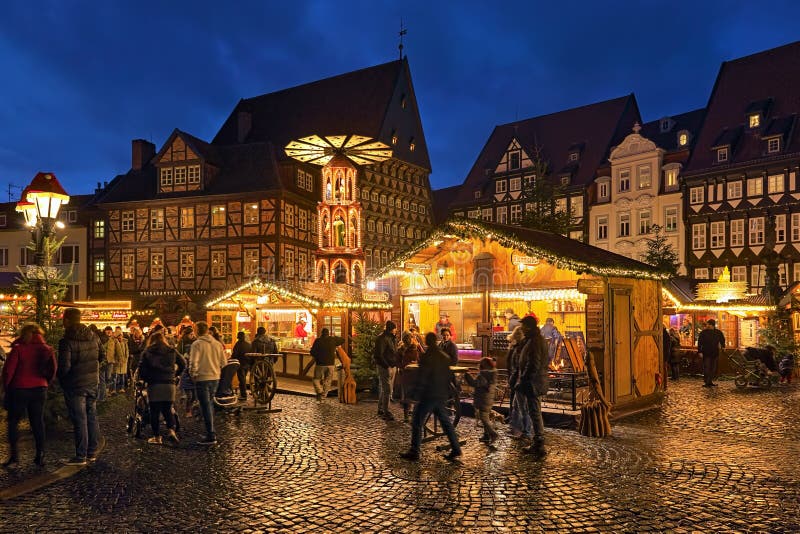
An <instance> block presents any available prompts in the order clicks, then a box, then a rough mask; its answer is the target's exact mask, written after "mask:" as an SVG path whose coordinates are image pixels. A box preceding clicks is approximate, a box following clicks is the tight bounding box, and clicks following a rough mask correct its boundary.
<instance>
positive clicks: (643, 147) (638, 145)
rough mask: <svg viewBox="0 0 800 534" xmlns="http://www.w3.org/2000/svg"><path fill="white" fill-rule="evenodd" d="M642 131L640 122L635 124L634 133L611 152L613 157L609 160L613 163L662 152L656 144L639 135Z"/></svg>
mask: <svg viewBox="0 0 800 534" xmlns="http://www.w3.org/2000/svg"><path fill="white" fill-rule="evenodd" d="M641 129H642V128H641V126H639V123H638V122H637V123H636V124H634V125H633V133H632V134H629V135H628V136H627V137H626V138H625V139H624V140H623V141H622V142H621V143H620V144H619V145H617V146H616V147H614V149H613V150H611V156H609V158H608V160H609V161H612V162H613V161H614V160H618V159H622V158H627V157H630V156H637V155H639V154H646V153H649V152H654V151H657V150H660V149H659V148H658V147H657V146H656V144H655V143H654V142H652V141H651V140H649V139H647V138H646V137H643V136H641V135H640V134H639V131H640V130H641Z"/></svg>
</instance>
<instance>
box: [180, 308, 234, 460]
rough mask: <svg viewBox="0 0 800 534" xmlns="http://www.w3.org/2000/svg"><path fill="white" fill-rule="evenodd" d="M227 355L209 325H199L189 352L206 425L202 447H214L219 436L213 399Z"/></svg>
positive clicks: (200, 322) (193, 378)
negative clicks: (215, 425)
mask: <svg viewBox="0 0 800 534" xmlns="http://www.w3.org/2000/svg"><path fill="white" fill-rule="evenodd" d="M225 363H226V362H225V353H224V352H223V350H222V344H221V343H220V342H219V341H217V340H216V339H214V338H213V337H212V336H211V334H210V333H209V331H208V323H206V322H204V321H199V322H198V323H197V339H196V340H195V341H194V343H192V348H191V349H190V352H189V375H190V376H191V377H192V381H194V387H195V390H196V391H197V400H198V401H199V402H200V411H201V412H202V414H203V421H204V422H205V425H206V437H205V438H203V439H202V440H201V441H200V444H201V445H214V444H215V443H216V442H217V434H216V432H215V431H214V408H213V406H212V405H211V402H212V401H211V399H212V397H213V395H214V393H215V392H216V391H217V385H218V384H219V376H220V372H221V371H222V368H223V367H224V366H225Z"/></svg>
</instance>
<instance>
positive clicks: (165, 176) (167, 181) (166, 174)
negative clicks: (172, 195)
mask: <svg viewBox="0 0 800 534" xmlns="http://www.w3.org/2000/svg"><path fill="white" fill-rule="evenodd" d="M170 185H172V167H163V168H162V169H161V187H164V186H170Z"/></svg>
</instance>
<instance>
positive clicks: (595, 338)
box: [586, 297, 605, 348]
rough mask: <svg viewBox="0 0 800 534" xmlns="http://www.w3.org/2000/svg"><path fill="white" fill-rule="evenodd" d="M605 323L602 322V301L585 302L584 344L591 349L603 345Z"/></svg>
mask: <svg viewBox="0 0 800 534" xmlns="http://www.w3.org/2000/svg"><path fill="white" fill-rule="evenodd" d="M604 332H605V323H604V321H603V299H602V298H596V297H595V298H589V299H587V300H586V344H587V346H589V347H591V348H595V347H596V348H602V347H603V346H604V345H605V335H604Z"/></svg>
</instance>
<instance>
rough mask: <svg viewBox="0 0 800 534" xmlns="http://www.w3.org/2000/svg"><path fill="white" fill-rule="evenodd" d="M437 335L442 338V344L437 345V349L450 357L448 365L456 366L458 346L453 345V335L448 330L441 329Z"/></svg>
mask: <svg viewBox="0 0 800 534" xmlns="http://www.w3.org/2000/svg"><path fill="white" fill-rule="evenodd" d="M439 335H440V336H442V342H441V343H439V348H440V349H442V352H444V353H445V354H447V356H449V357H450V365H457V364H458V346H456V344H455V343H453V335H452V333H451V332H450V329H449V328H442V329H441V330H439Z"/></svg>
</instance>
